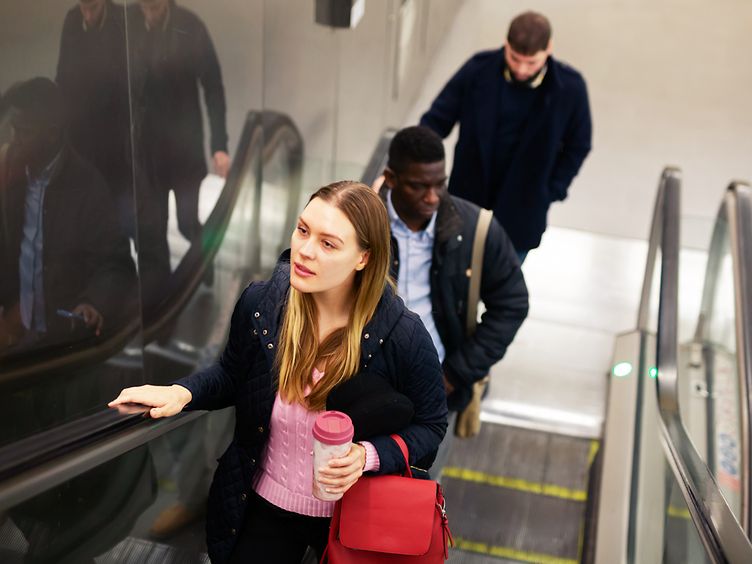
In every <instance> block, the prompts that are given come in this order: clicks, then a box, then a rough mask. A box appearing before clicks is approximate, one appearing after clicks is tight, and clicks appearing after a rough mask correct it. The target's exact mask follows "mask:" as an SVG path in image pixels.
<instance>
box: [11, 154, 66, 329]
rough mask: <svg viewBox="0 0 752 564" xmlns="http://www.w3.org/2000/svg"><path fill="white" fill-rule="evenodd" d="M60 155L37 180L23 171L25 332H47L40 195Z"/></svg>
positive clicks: (21, 266) (22, 296)
mask: <svg viewBox="0 0 752 564" xmlns="http://www.w3.org/2000/svg"><path fill="white" fill-rule="evenodd" d="M59 158H60V154H59V153H58V155H57V156H56V157H55V158H54V159H52V161H51V162H50V164H48V165H47V166H46V167H45V168H44V170H43V171H42V172H41V173H40V174H39V176H36V177H32V176H31V173H30V172H29V169H28V168H27V169H26V180H27V188H26V202H25V205H24V223H23V238H22V239H21V257H20V259H19V264H18V267H19V268H18V273H19V278H20V282H21V285H20V296H19V301H20V309H21V322H22V323H23V326H24V327H25V328H26V329H27V330H32V331H36V332H38V333H44V332H45V331H47V322H46V320H45V314H44V308H45V302H44V275H43V272H44V264H43V255H42V253H43V250H44V242H43V239H44V237H43V232H42V231H43V228H42V225H43V220H44V195H45V193H46V191H47V186H49V184H50V179H51V178H52V172H53V170H54V169H55V165H56V164H57V162H58V160H59Z"/></svg>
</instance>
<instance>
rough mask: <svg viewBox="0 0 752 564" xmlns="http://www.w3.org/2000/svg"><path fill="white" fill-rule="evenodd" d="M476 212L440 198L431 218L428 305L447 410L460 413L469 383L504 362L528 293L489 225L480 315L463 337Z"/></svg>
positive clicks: (509, 249)
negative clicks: (440, 354) (447, 387)
mask: <svg viewBox="0 0 752 564" xmlns="http://www.w3.org/2000/svg"><path fill="white" fill-rule="evenodd" d="M479 213H480V208H479V207H478V206H476V205H475V204H472V203H470V202H468V201H466V200H463V199H461V198H456V197H454V196H450V195H449V194H447V193H446V192H445V193H444V195H443V196H442V200H441V204H440V205H439V211H438V215H437V217H436V235H435V239H434V247H433V258H432V261H431V304H432V312H433V318H434V322H435V323H436V328H437V329H438V332H439V337H440V338H441V342H442V344H443V345H444V349H445V358H444V362H443V369H444V373H445V374H446V376H447V378H448V379H449V381H450V382H451V383H452V384H453V385H454V387H455V391H454V393H453V394H452V395H450V396H449V398H448V403H449V409H451V410H462V409H463V408H464V407H465V406H466V405H467V404H468V403H469V402H470V398H471V396H472V387H473V383H474V382H476V381H477V380H480V379H481V378H483V377H484V376H485V375H487V374H488V373H489V371H490V370H491V367H492V366H493V365H494V364H496V363H497V362H498V361H499V360H501V358H502V357H503V356H504V353H505V352H506V350H507V347H508V346H509V344H510V343H511V342H512V339H513V338H514V336H515V334H516V333H517V330H518V329H519V328H520V326H521V325H522V322H523V321H524V319H525V317H526V316H527V312H528V293H527V286H526V285H525V279H524V277H523V276H522V270H521V269H520V263H519V260H518V259H517V253H516V252H515V250H514V247H513V246H512V243H511V241H510V240H509V237H507V235H506V233H505V232H504V229H503V228H502V227H501V226H500V225H499V223H498V222H497V221H496V220H493V221H492V222H491V225H490V227H489V231H488V235H487V238H486V246H485V253H484V255H483V273H482V279H481V285H480V298H481V300H482V301H483V303H484V304H485V307H486V311H485V313H484V314H483V317H482V320H481V322H480V323H479V324H478V325H477V327H476V331H475V334H474V335H473V336H472V337H468V336H467V330H466V329H467V325H466V319H467V299H468V289H469V286H470V278H469V275H470V274H472V272H471V270H470V268H471V265H472V253H473V242H474V240H475V228H476V225H477V223H478V215H479ZM392 257H393V260H392V276H393V277H394V278H395V279H397V274H398V273H399V248H398V243H397V240H396V239H395V238H394V237H392Z"/></svg>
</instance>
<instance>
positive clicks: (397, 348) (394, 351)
mask: <svg viewBox="0 0 752 564" xmlns="http://www.w3.org/2000/svg"><path fill="white" fill-rule="evenodd" d="M284 256H285V255H283V259H281V260H280V262H279V264H278V265H277V268H276V270H275V271H274V274H273V275H272V277H271V279H270V280H268V281H265V282H254V283H252V284H251V285H250V286H248V288H246V289H245V291H244V292H243V294H242V296H241V297H240V300H239V301H238V303H237V305H236V306H235V311H234V313H233V315H232V321H231V325H230V336H229V340H228V343H227V346H226V348H225V350H224V352H223V354H222V356H221V358H220V359H219V361H218V362H216V363H215V364H214V365H212V366H210V367H209V368H207V369H205V370H203V371H201V372H198V373H196V374H193V375H191V376H188V377H187V378H183V379H182V380H180V381H178V382H177V383H178V384H180V385H181V386H185V387H186V388H188V389H189V390H190V391H191V393H192V394H193V400H192V401H191V403H190V404H188V405H187V406H186V409H191V410H192V409H222V408H225V407H229V406H235V412H236V423H235V435H234V438H233V441H232V443H231V444H230V446H229V447H228V448H227V450H226V451H225V453H224V454H223V455H222V457H221V458H220V459H219V467H218V468H217V471H216V473H215V475H214V480H213V482H212V486H211V490H210V493H209V505H208V511H207V523H206V532H207V545H208V549H209V556H210V558H211V560H212V562H214V563H215V564H216V563H222V562H226V561H227V560H228V559H229V557H230V555H231V554H232V550H233V548H234V546H235V542H236V538H237V533H238V531H240V530H241V525H242V523H243V519H244V514H245V507H246V502H247V499H248V495H249V492H250V491H251V484H252V481H253V477H254V473H255V472H256V470H257V468H258V463H259V461H260V459H261V456H262V449H263V447H264V445H265V443H266V441H267V439H268V437H269V422H270V419H271V415H272V406H273V405H274V398H275V394H276V391H277V390H276V378H275V377H274V374H273V371H272V366H273V365H274V354H275V351H276V348H277V332H278V330H279V326H280V322H281V313H282V308H283V305H284V303H285V300H286V297H287V291H288V289H289V286H290V263H289V255H288V258H287V259H286V260H285V258H284ZM361 359H362V368H361V370H360V371H359V372H358V374H357V375H355V376H354V377H353V379H354V378H356V377H357V378H364V377H368V378H371V377H373V378H383V379H384V380H386V381H387V382H388V383H389V384H391V386H392V387H393V388H394V389H395V390H396V391H398V392H400V393H402V394H404V395H405V396H407V397H408V398H409V399H410V401H412V403H413V407H414V414H413V418H412V422H411V423H410V424H409V425H408V426H407V427H405V428H404V429H402V430H401V431H399V434H400V435H401V436H402V437H403V438H404V439H405V442H406V443H407V446H408V449H409V451H410V463H411V465H412V464H418V462H419V461H423V460H426V459H429V460H431V459H432V456H433V455H434V453H435V451H436V449H437V448H438V446H439V443H440V442H441V439H442V438H443V436H444V433H445V432H446V426H447V423H446V417H447V407H446V396H445V393H444V387H443V383H442V372H441V367H440V366H439V360H438V357H437V355H436V350H435V349H434V347H433V344H432V342H431V337H430V336H429V334H428V332H427V331H426V329H425V327H423V324H422V323H421V321H420V319H419V318H418V316H417V315H415V314H414V313H412V312H410V311H409V310H408V309H407V308H405V306H404V304H403V302H402V300H401V299H400V298H399V297H397V296H396V295H394V293H393V292H392V291H391V290H389V289H387V290H385V291H384V295H383V296H382V298H381V302H380V303H379V306H378V308H377V310H376V313H375V314H374V317H373V319H372V320H371V321H370V322H369V323H368V324H367V325H366V327H365V329H364V330H363V339H362V342H361ZM345 385H347V383H345V384H342V386H345ZM335 390H336V388H335ZM364 438H367V439H368V440H369V441H371V442H372V443H373V445H374V446H375V447H376V450H377V451H378V454H379V460H380V469H379V473H383V474H386V473H394V472H399V471H401V470H403V469H404V460H403V459H402V455H401V454H400V451H399V448H398V447H397V445H396V444H395V443H394V442H393V441H392V440H391V439H390V438H389V437H388V436H386V435H381V436H372V437H364Z"/></svg>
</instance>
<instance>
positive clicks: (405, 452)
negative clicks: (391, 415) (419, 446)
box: [389, 434, 413, 478]
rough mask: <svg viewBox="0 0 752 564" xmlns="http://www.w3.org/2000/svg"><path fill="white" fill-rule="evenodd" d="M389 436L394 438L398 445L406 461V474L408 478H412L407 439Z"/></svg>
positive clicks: (395, 435)
mask: <svg viewBox="0 0 752 564" xmlns="http://www.w3.org/2000/svg"><path fill="white" fill-rule="evenodd" d="M389 436H390V437H391V438H392V440H393V441H394V442H395V443H397V446H398V447H399V449H400V451H401V452H402V456H403V457H404V459H405V474H406V475H407V477H408V478H412V477H413V473H412V471H411V470H410V456H409V454H408V450H407V443H406V442H405V439H403V438H402V437H400V436H399V435H397V434H394V435H389Z"/></svg>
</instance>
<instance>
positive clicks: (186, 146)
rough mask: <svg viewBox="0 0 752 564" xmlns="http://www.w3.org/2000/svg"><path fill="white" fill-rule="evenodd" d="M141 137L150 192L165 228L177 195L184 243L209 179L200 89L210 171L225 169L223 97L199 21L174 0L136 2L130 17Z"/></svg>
mask: <svg viewBox="0 0 752 564" xmlns="http://www.w3.org/2000/svg"><path fill="white" fill-rule="evenodd" d="M131 17H132V20H133V24H132V26H131V27H129V30H130V29H133V41H134V43H135V45H134V52H135V53H134V64H135V65H136V67H137V71H136V72H137V74H138V75H139V78H138V79H137V82H140V83H141V84H139V85H138V87H139V88H140V89H141V91H140V93H138V94H137V101H136V103H137V110H136V111H137V113H138V119H139V120H140V122H141V131H140V136H139V141H140V143H142V144H143V147H142V149H143V153H144V154H143V156H144V159H145V164H146V167H147V174H148V175H149V177H150V181H151V184H152V188H151V189H153V190H155V191H158V192H159V202H160V203H159V206H160V208H161V209H160V212H161V213H162V214H163V220H164V222H165V224H166V219H167V196H168V193H169V191H170V190H173V191H174V193H175V201H176V205H177V219H178V229H179V230H180V232H181V233H182V234H183V236H184V237H185V238H186V239H188V240H193V239H194V238H195V237H196V236H197V235H199V234H200V232H201V223H200V222H199V218H198V196H199V188H200V185H201V181H202V180H203V178H204V177H205V176H206V174H207V167H206V159H205V157H204V138H203V122H202V116H201V104H200V102H199V84H200V86H201V88H202V90H203V93H204V102H205V104H206V109H207V114H208V118H209V120H208V121H209V128H210V131H211V139H210V147H211V154H212V159H213V164H214V171H215V172H216V173H217V174H219V175H220V176H226V174H227V171H228V169H229V166H230V157H229V156H228V153H227V129H226V124H225V113H226V107H225V93H224V86H223V84H222V73H221V69H220V66H219V60H218V59H217V54H216V52H215V50H214V45H213V44H212V40H211V38H210V36H209V32H208V30H207V29H206V26H205V25H204V23H203V22H202V21H201V20H200V19H199V18H198V16H196V15H195V14H194V13H193V12H191V11H189V10H186V9H185V8H182V7H180V6H177V5H176V4H175V2H174V1H172V0H140V1H139V6H138V7H137V8H136V9H134V10H133V11H132V12H131Z"/></svg>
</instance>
